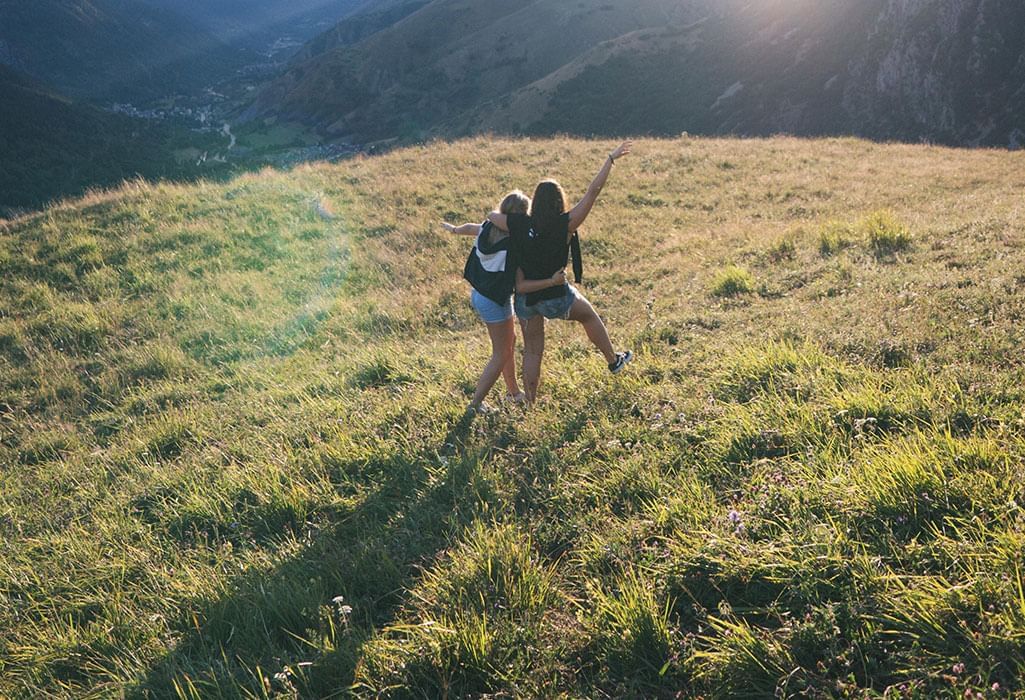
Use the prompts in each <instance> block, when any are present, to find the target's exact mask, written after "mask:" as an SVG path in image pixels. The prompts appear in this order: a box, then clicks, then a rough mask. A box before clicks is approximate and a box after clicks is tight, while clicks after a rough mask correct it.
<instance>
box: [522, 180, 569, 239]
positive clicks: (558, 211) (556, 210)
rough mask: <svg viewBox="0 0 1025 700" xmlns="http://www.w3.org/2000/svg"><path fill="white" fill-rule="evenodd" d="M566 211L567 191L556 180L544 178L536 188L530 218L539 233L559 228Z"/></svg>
mask: <svg viewBox="0 0 1025 700" xmlns="http://www.w3.org/2000/svg"><path fill="white" fill-rule="evenodd" d="M565 213H566V193H565V192H563V190H562V186H561V185H560V184H559V183H558V182H556V181H555V180H542V181H541V182H539V183H537V188H536V189H535V190H534V201H533V202H532V203H531V205H530V218H531V219H532V220H533V224H534V226H535V228H537V229H538V233H546V232H549V231H555V230H557V228H558V226H559V219H560V217H562V215H563V214H565Z"/></svg>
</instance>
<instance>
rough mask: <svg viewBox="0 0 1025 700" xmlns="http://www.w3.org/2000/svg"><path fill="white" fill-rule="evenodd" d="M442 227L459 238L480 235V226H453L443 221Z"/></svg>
mask: <svg viewBox="0 0 1025 700" xmlns="http://www.w3.org/2000/svg"><path fill="white" fill-rule="evenodd" d="M441 227H442V228H443V229H445V230H446V231H448V232H449V233H454V234H455V235H457V236H477V235H480V224H463V225H462V226H453V225H452V224H450V223H448V222H447V221H442V222H441Z"/></svg>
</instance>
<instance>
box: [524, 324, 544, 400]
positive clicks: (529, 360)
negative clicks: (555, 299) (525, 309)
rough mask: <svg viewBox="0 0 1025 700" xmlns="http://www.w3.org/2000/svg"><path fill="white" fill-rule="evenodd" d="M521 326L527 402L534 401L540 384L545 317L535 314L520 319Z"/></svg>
mask: <svg viewBox="0 0 1025 700" xmlns="http://www.w3.org/2000/svg"><path fill="white" fill-rule="evenodd" d="M521 325H522V327H523V389H524V391H526V393H527V402H528V403H534V400H535V399H537V390H538V387H540V386H541V358H542V356H543V355H544V352H545V319H544V317H543V316H535V317H534V318H532V319H530V320H529V321H521Z"/></svg>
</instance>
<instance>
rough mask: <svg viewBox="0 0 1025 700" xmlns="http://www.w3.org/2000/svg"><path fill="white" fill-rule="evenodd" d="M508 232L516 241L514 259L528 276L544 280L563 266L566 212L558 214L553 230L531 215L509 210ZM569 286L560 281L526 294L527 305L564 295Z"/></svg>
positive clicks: (566, 246)
mask: <svg viewBox="0 0 1025 700" xmlns="http://www.w3.org/2000/svg"><path fill="white" fill-rule="evenodd" d="M507 218H508V222H509V235H510V238H511V239H512V240H513V241H515V246H514V247H515V248H516V259H517V261H518V263H519V266H520V268H522V269H523V276H524V277H526V278H527V279H528V280H544V279H548V278H549V277H551V276H552V275H554V274H555V273H556V272H558V271H559V270H561V269H563V268H564V267H566V264H567V263H568V262H569V214H568V213H567V214H563V215H562V216H560V217H559V220H558V224H557V225H556V227H555V228H554V229H552V230H540V229H538V228H536V227H535V226H534V221H533V219H531V217H529V216H526V215H525V214H509V216H508V217H507ZM568 293H569V289H568V288H567V286H566V285H564V284H560V285H559V286H557V287H548V288H547V289H542V290H541V291H539V292H532V293H530V294H528V295H527V306H533V305H534V304H536V303H538V302H539V301H544V300H546V299H559V298H561V297H564V296H566V294H568Z"/></svg>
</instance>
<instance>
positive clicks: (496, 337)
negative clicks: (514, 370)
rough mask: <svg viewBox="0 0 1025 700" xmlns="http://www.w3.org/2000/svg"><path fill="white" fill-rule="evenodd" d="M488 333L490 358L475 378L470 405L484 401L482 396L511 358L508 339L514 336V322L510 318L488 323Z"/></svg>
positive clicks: (477, 405)
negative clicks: (476, 378) (477, 377)
mask: <svg viewBox="0 0 1025 700" xmlns="http://www.w3.org/2000/svg"><path fill="white" fill-rule="evenodd" d="M487 326H488V335H490V336H491V359H490V360H488V364H487V365H485V366H484V371H483V372H482V373H481V375H480V379H479V380H477V390H476V391H475V392H474V394H473V401H472V402H471V403H470V406H472V407H473V408H478V407H480V405H481V404H482V403H483V402H484V397H485V396H487V395H488V392H489V391H491V387H493V386H494V385H495V382H497V381H498V377H499V375H501V374H502V371H503V370H504V369H505V366H506V365H507V364H509V362H510V360H511V359H512V355H511V350H512V345H511V344H510V342H509V341H510V339H513V338H515V336H516V331H515V330H514V329H515V324H514V323H513V320H512V319H511V318H510V319H509V320H507V321H502V322H501V323H489V324H487Z"/></svg>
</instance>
